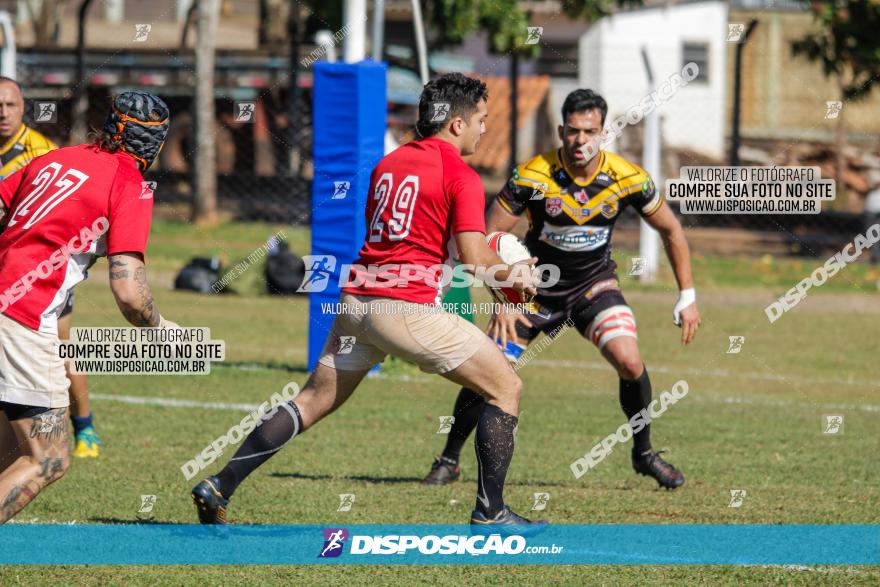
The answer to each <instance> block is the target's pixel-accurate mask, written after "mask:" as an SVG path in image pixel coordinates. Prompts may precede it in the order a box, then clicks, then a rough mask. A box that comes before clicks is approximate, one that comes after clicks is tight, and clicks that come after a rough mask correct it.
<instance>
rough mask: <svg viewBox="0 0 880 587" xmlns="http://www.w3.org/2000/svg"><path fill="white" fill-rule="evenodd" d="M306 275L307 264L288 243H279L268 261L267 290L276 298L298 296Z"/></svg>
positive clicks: (270, 251)
mask: <svg viewBox="0 0 880 587" xmlns="http://www.w3.org/2000/svg"><path fill="white" fill-rule="evenodd" d="M305 275H306V264H305V262H304V261H303V260H302V259H301V258H300V257H297V256H296V255H295V254H294V253H293V251H291V250H290V247H289V246H288V245H287V243H286V242H284V241H281V242H278V243H277V244H276V245H275V246H274V247H272V248H271V249H270V250H269V256H268V257H267V259H266V289H267V291H268V292H269V293H270V294H272V295H276V296H292V295H296V294H297V293H302V292H297V291H296V290H297V289H298V288H299V286H300V285H302V282H303V279H304V278H305Z"/></svg>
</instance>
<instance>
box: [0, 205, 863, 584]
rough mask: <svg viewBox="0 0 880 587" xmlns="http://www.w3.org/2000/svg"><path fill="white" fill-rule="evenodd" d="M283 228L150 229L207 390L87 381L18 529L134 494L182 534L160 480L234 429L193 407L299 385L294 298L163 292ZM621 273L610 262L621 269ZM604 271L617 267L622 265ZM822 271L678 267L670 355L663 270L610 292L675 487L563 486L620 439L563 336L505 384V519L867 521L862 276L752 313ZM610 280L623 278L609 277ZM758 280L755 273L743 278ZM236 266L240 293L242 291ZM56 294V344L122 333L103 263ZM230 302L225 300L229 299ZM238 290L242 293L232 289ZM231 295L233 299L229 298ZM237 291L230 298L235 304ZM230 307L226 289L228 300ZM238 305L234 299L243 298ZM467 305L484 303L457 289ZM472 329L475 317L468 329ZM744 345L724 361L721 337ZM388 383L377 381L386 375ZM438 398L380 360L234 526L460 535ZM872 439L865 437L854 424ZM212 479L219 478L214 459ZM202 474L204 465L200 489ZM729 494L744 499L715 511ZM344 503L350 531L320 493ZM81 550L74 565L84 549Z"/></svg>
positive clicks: (167, 575) (185, 515)
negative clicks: (669, 393) (429, 528)
mask: <svg viewBox="0 0 880 587" xmlns="http://www.w3.org/2000/svg"><path fill="white" fill-rule="evenodd" d="M279 229H282V230H284V231H285V233H286V234H287V236H288V238H289V240H290V241H291V243H292V244H293V248H294V250H296V251H297V252H298V253H299V254H304V253H306V252H307V243H308V234H307V232H306V231H304V230H302V229H292V228H289V227H287V228H284V227H280V226H269V225H258V224H235V225H224V226H221V227H219V228H216V229H211V230H208V231H203V232H199V231H197V230H196V229H193V228H192V227H190V226H188V225H184V224H182V223H181V224H176V223H174V222H169V221H157V222H156V223H155V225H154V230H153V234H152V237H151V239H152V240H151V243H152V244H151V248H150V250H149V251H148V255H149V257H148V269H149V271H150V276H151V281H152V282H153V283H154V293H155V296H156V300H157V303H158V306H159V309H160V311H161V312H162V313H163V314H164V315H166V316H168V317H169V318H170V319H172V320H174V321H176V322H179V323H180V324H183V325H186V326H208V327H210V328H211V331H212V336H213V338H219V339H222V340H225V341H226V350H227V359H226V362H225V363H224V364H221V365H217V364H215V366H214V368H213V370H212V373H211V374H210V375H208V376H189V377H185V376H93V377H91V379H90V387H91V390H92V393H93V394H95V395H96V397H97V399H94V400H93V411H94V413H95V417H96V425H97V427H98V430H99V432H100V434H101V436H102V437H103V439H104V441H105V447H104V449H103V454H102V456H101V458H100V459H98V460H85V461H83V460H76V461H75V462H74V463H73V465H72V467H71V470H70V472H69V473H68V474H67V476H66V477H65V478H63V479H62V480H61V481H60V482H58V483H57V484H55V485H54V486H52V487H50V488H49V489H48V490H47V491H46V492H45V493H44V494H41V495H40V496H39V497H38V498H37V499H36V501H35V502H34V503H32V504H31V505H30V506H29V507H28V508H26V509H25V510H24V511H23V512H21V513H20V514H19V516H18V517H17V518H16V519H15V520H14V521H15V522H17V523H37V524H42V523H64V522H71V521H75V522H76V523H77V524H121V523H136V522H137V518H136V512H137V510H138V507H139V506H140V495H141V494H155V495H156V496H157V502H156V506H155V509H154V511H153V513H154V515H155V521H156V522H159V523H194V522H195V521H196V518H195V513H194V510H193V507H192V504H191V501H190V499H189V490H190V488H191V486H192V485H193V484H194V483H193V482H187V481H186V480H185V479H184V478H183V476H182V475H181V472H180V466H181V465H182V464H183V463H184V462H185V461H187V460H189V459H191V458H192V457H193V456H194V455H195V454H196V453H197V452H199V451H200V450H202V448H203V447H204V446H206V445H207V444H208V443H210V442H211V441H212V440H213V439H214V438H216V437H217V436H219V435H220V434H222V433H224V432H225V431H226V430H227V429H228V428H229V427H230V426H231V425H233V424H235V423H237V422H238V421H240V419H241V417H242V415H243V412H240V411H235V410H228V409H227V410H223V409H213V408H211V407H208V406H207V405H208V404H211V403H215V402H225V403H253V404H256V403H260V402H262V401H265V400H268V398H269V396H270V394H271V393H273V392H276V391H280V389H281V388H282V387H283V386H284V384H286V383H287V382H289V381H294V382H296V383H298V384H302V383H304V382H305V380H306V377H307V373H306V370H305V362H306V337H307V330H308V329H307V327H308V314H307V300H306V299H305V298H301V297H298V298H293V299H278V298H271V297H268V296H261V295H255V294H253V293H249V294H247V295H228V296H212V297H207V296H199V295H194V294H187V293H178V292H174V291H171V290H170V287H169V286H170V283H171V280H172V278H173V274H174V272H175V271H176V269H178V268H179V267H180V266H181V265H182V264H183V261H184V260H186V259H188V258H189V257H191V256H193V255H196V254H202V255H210V254H220V255H222V256H223V257H224V258H225V260H226V261H227V262H229V263H233V264H234V263H235V262H236V261H237V260H238V259H241V258H244V257H246V256H247V255H248V253H250V252H251V251H252V250H254V249H255V248H256V247H258V246H259V245H260V244H261V242H262V241H263V240H264V239H265V238H266V237H268V236H269V235H271V234H272V233H274V232H276V231H277V230H279ZM622 257H625V255H622ZM624 260H625V259H624ZM821 261H822V260H807V261H786V260H780V259H771V260H766V259H765V260H757V261H754V260H751V259H711V258H702V257H699V258H697V259H696V262H695V267H696V272H697V273H696V281H697V287H698V295H699V298H698V303H699V308H700V311H701V313H702V316H703V327H702V329H701V331H700V333H699V335H698V337H697V340H696V342H695V343H694V344H693V345H692V346H691V347H689V348H682V347H681V345H680V344H679V342H678V340H679V331H678V329H676V328H675V327H673V326H672V323H671V310H672V306H673V304H674V302H675V294H674V292H673V290H674V287H673V285H672V281H671V278H670V274H669V271H668V268H664V272H663V274H662V280H661V283H660V284H659V285H654V286H652V287H649V288H644V287H641V286H639V285H638V284H637V283H635V282H634V281H632V278H628V277H626V276H624V277H622V280H623V284H624V291H625V293H626V294H627V298H628V300H629V302H630V304H631V305H632V307H633V308H634V310H635V313H636V317H637V319H638V323H639V332H640V335H641V337H640V344H641V349H642V354H643V357H644V359H645V361H646V364H647V366H648V370H649V372H650V373H651V375H652V380H653V383H654V390H655V396H656V395H657V394H659V392H660V391H661V390H667V389H669V388H670V386H671V385H672V384H673V383H674V382H675V381H677V380H679V379H685V380H686V381H687V382H688V384H689V387H690V393H689V395H688V396H687V397H686V398H684V399H683V400H682V401H680V402H679V403H677V404H676V405H674V406H673V407H672V408H670V409H669V411H668V412H667V413H666V414H664V415H663V417H662V418H661V419H658V420H657V421H656V423H655V425H654V426H653V433H652V437H653V441H654V445H655V447H658V448H664V447H668V448H669V449H670V452H669V453H668V454H667V455H666V456H667V457H668V459H669V460H670V461H671V462H673V463H675V464H676V465H677V466H679V467H680V468H681V469H683V470H684V471H685V473H686V474H687V476H688V482H687V484H686V485H685V486H684V487H683V488H682V489H680V490H677V491H675V492H666V491H660V490H658V489H657V487H656V484H655V483H654V481H653V480H649V479H647V478H645V477H639V476H636V475H635V474H633V472H632V469H631V468H630V465H629V447H628V446H626V447H623V448H621V449H617V450H616V451H615V452H614V453H613V454H612V455H611V456H610V457H609V458H607V459H606V460H605V461H604V462H602V463H601V465H599V466H598V467H597V468H596V469H595V470H593V471H591V472H590V473H588V474H587V475H585V476H584V477H582V478H581V479H579V480H575V479H574V478H573V476H572V474H571V472H570V470H569V464H570V463H571V462H572V461H573V460H574V459H575V458H577V457H579V456H581V455H582V454H583V453H584V452H586V451H588V450H589V448H590V447H591V446H593V445H594V444H595V443H596V442H597V441H598V440H599V439H600V438H602V437H604V436H606V435H607V434H609V433H611V432H612V431H613V430H614V429H615V428H616V427H617V426H619V425H620V424H621V423H622V418H623V416H622V414H621V412H620V408H619V407H618V400H617V378H616V376H615V374H614V373H613V372H612V370H611V369H610V368H609V367H608V366H607V365H605V364H604V363H603V361H602V359H601V357H600V356H599V354H598V352H597V351H596V350H595V349H594V348H593V347H592V346H591V345H590V344H588V343H587V342H586V341H584V340H583V339H581V338H580V337H579V336H578V335H577V334H576V333H573V332H568V333H566V334H565V335H564V336H563V337H562V338H560V339H559V340H557V341H556V342H554V343H553V344H551V345H550V346H549V347H548V348H547V349H546V350H544V351H543V352H542V353H541V354H540V355H538V356H537V357H536V359H535V360H534V361H532V362H531V363H529V364H528V365H527V366H526V367H525V368H524V369H522V370H521V371H520V373H521V376H522V378H523V381H524V383H525V391H524V397H523V402H522V414H521V418H520V427H519V433H518V437H517V452H516V456H515V458H514V462H513V465H512V467H511V470H510V474H509V476H508V480H509V484H508V489H507V493H506V500H507V502H508V503H509V504H511V506H512V507H513V508H514V509H517V510H524V512H523V513H528V510H529V508H530V507H531V504H532V493H534V492H537V491H545V492H549V493H550V495H551V499H550V503H549V506H548V509H547V512H546V517H547V518H548V519H549V520H550V521H551V522H556V523H570V524H594V523H711V524H726V523H731V524H736V523H769V524H806V523H820V524H832V523H857V524H861V523H872V524H876V523H880V510H878V503H880V473H878V469H877V466H876V464H877V460H876V455H877V454H878V453H880V435H878V434H877V431H876V427H875V426H876V418H877V414H878V413H880V396H878V390H877V383H876V381H877V380H878V376H880V362H878V360H877V352H878V345H877V328H876V325H877V319H878V316H880V304H878V303H877V296H878V294H877V290H876V287H875V285H874V282H875V281H876V275H873V274H872V269H870V268H869V267H868V266H863V265H859V266H855V267H849V268H847V269H845V270H844V271H843V272H841V274H839V275H838V276H836V277H835V278H834V279H832V280H831V282H829V283H828V284H826V285H825V286H823V287H822V288H819V290H818V291H814V292H811V293H810V294H809V297H808V298H807V299H806V300H805V301H804V302H803V303H802V304H801V305H800V306H798V307H797V309H795V310H794V311H792V312H789V313H788V314H786V315H785V316H783V317H782V318H781V319H780V320H779V321H778V322H776V323H774V324H769V323H768V321H767V319H766V317H765V315H764V311H763V308H764V306H766V305H767V304H768V303H769V302H770V301H772V299H773V298H774V297H775V296H778V295H780V294H781V293H783V291H784V290H786V289H788V288H789V287H791V286H793V285H794V284H795V283H796V282H797V281H798V280H799V279H800V278H802V277H804V276H806V275H807V274H808V273H809V272H810V271H811V270H812V268H813V267H815V266H818V265H820V264H821ZM620 264H621V265H622V266H626V263H624V262H621V263H620ZM767 265H769V266H771V270H768V271H763V270H762V269H760V267H761V266H767ZM260 270H261V269H260V268H258V267H254V268H252V269H251V270H250V272H249V273H251V274H252V275H249V274H245V276H243V277H242V278H241V279H243V280H247V279H251V278H256V277H257V274H256V272H258V271H260ZM92 273H93V275H92V278H91V279H90V280H89V281H88V282H86V283H84V284H82V285H80V286H79V287H78V288H77V290H76V292H77V297H76V309H75V313H74V325H75V326H76V325H79V326H86V325H88V326H98V325H123V319H122V317H121V315H120V314H119V313H118V311H117V310H116V307H115V303H114V301H113V299H112V296H111V294H110V292H109V289H108V288H107V285H106V281H107V279H106V277H105V273H106V262H105V261H101V262H99V263H98V264H97V265H96V266H95V267H94V268H93V270H92ZM242 283H243V284H244V283H246V282H245V281H243V282H242ZM252 283H253V282H252ZM233 287H234V288H235V287H236V284H233ZM249 287H250V286H249ZM241 289H247V288H241ZM253 289H254V288H253V287H250V290H253ZM473 294H474V295H475V299H476V301H487V300H488V296H486V295H485V293H484V292H482V291H477V290H474V292H473ZM486 318H487V317H486V316H478V323H480V324H484V323H485V320H486ZM732 335H743V336H745V344H744V345H743V347H742V351H741V353H739V354H728V353H727V350H728V336H732ZM386 365H387V364H386ZM456 392H457V387H456V386H454V385H453V384H451V383H448V382H446V381H445V380H443V379H441V378H439V377H436V376H428V375H425V374H422V373H420V372H419V371H418V370H417V369H416V368H414V367H412V366H410V365H407V364H403V363H400V362H394V363H393V364H390V365H387V368H385V369H383V372H382V374H381V375H380V376H378V377H375V378H370V379H368V380H366V381H365V382H364V383H363V385H362V386H361V388H360V389H359V390H358V392H357V393H356V394H355V396H354V397H353V398H352V400H351V401H349V402H348V403H347V404H346V405H345V406H344V407H343V408H341V409H340V410H339V412H338V413H336V414H335V415H334V416H332V417H331V418H329V419H328V420H326V421H325V422H323V423H321V424H320V425H319V426H317V427H316V428H314V429H313V430H311V431H309V433H307V434H305V435H303V436H302V437H300V438H298V439H297V440H296V441H295V442H294V443H293V444H292V445H291V446H290V447H288V448H286V449H285V450H284V451H282V452H281V453H279V454H278V455H276V456H275V457H274V458H273V459H272V460H270V461H269V462H268V463H267V464H266V465H265V466H264V467H263V468H261V469H260V470H258V471H257V472H256V473H255V474H254V475H253V476H252V477H251V478H250V479H248V481H247V482H245V483H244V484H243V485H242V486H241V488H240V489H239V490H238V492H237V493H236V496H235V498H234V500H233V502H232V504H231V509H230V514H229V517H230V521H231V522H233V523H240V524H281V523H284V524H298V523H320V524H327V525H335V524H358V523H422V524H427V523H464V522H466V521H467V517H468V515H469V513H470V510H471V508H472V505H473V499H474V487H475V485H474V483H475V469H476V467H475V463H474V460H475V459H474V456H473V452H472V451H468V450H466V451H465V453H464V462H463V469H464V475H463V480H462V482H460V483H457V484H454V485H452V486H450V487H444V488H436V489H428V488H423V487H421V486H420V485H419V484H418V483H417V481H418V480H419V479H420V478H421V477H422V476H423V475H424V474H425V473H426V472H427V470H428V467H429V465H430V463H431V459H432V458H433V456H434V455H435V454H437V453H438V452H439V451H440V449H441V447H442V442H443V437H442V436H441V435H438V434H436V430H437V426H438V417H439V416H443V415H447V414H449V413H451V410H452V402H453V400H454V398H455V393H456ZM112 396H139V397H143V398H172V399H181V400H190V401H194V402H202V403H205V404H206V406H205V407H178V406H159V405H134V404H131V403H124V402H122V401H118V400H114V399H112ZM826 414H842V415H844V416H845V428H844V433H843V434H842V435H823V434H822V420H823V415H826ZM871 422H875V424H871ZM221 460H225V458H224V459H221ZM217 467H218V465H217V464H215V465H214V466H213V467H212V468H211V469H209V472H213V471H214V470H216V469H217ZM731 489H745V490H747V492H748V495H747V497H746V499H745V502H744V504H743V506H742V507H740V508H731V507H728V505H729V501H730V493H729V492H730V490H731ZM340 493H354V494H356V496H357V497H356V502H355V505H354V507H353V509H352V511H351V512H347V513H345V512H342V513H340V512H337V511H336V508H337V506H338V498H337V494H340ZM88 547H89V545H83V548H88ZM50 582H51V583H58V582H61V583H65V584H78V585H96V584H126V585H128V584H137V585H140V584H143V585H166V584H167V585H178V584H187V585H196V584H198V585H205V584H218V585H220V584H222V585H229V584H276V583H278V584H280V583H286V584H333V583H340V584H357V585H360V584H370V585H396V584H405V585H409V584H432V585H440V584H443V585H445V584H457V585H461V584H487V585H495V584H498V585H501V584H524V585H548V584H569V585H583V584H636V583H642V582H649V583H652V584H653V583H658V584H705V585H709V584H744V583H745V584H766V583H778V584H816V583H819V584H878V583H880V568H878V567H845V568H844V567H803V568H784V567H709V566H702V567H693V566H669V567H635V566H619V567H615V566H584V567H564V566H559V567H553V566H541V567H518V568H511V567H504V568H501V567H439V566H436V567H418V568H397V567H367V566H361V567H354V566H352V567H334V568H328V567H309V566H306V567H280V566H279V567H236V568H234V569H233V568H224V567H184V566H170V567H169V566H165V567H128V568H126V567H111V566H106V567H104V566H102V567H6V568H3V569H0V584H4V585H7V584H34V583H40V584H42V583H50Z"/></svg>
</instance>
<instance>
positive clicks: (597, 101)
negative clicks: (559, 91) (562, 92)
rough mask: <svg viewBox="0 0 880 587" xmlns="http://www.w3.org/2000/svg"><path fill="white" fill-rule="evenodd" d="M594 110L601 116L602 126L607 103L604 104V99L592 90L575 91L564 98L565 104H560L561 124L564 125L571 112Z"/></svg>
mask: <svg viewBox="0 0 880 587" xmlns="http://www.w3.org/2000/svg"><path fill="white" fill-rule="evenodd" d="M594 108H595V109H596V110H598V111H599V112H600V113H601V114H602V125H603V126H604V125H605V115H606V114H608V103H607V102H605V98H603V97H602V96H600V95H599V94H597V93H596V92H594V91H593V90H583V89H581V90H575V91H573V92H572V93H570V94H569V95H568V96H566V97H565V102H564V103H563V104H562V124H565V122H566V121H567V120H568V115H569V114H571V113H572V112H586V111H587V110H593V109H594Z"/></svg>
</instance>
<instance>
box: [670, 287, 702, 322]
mask: <svg viewBox="0 0 880 587" xmlns="http://www.w3.org/2000/svg"><path fill="white" fill-rule="evenodd" d="M696 301H697V290H695V289H694V288H692V287H690V288H688V289H683V290H681V291H680V292H679V293H678V302H676V304H675V308H673V309H672V322H673V323H674V324H675V325H676V326H681V311H682V310H684V309H685V308H687V307H688V306H690V305H691V304H693V303H694V302H696Z"/></svg>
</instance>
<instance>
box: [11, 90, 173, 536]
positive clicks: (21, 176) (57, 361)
mask: <svg viewBox="0 0 880 587" xmlns="http://www.w3.org/2000/svg"><path fill="white" fill-rule="evenodd" d="M168 114H169V113H168V107H167V106H166V105H165V103H164V102H162V100H160V99H159V98H158V97H156V96H152V95H150V94H145V93H141V92H126V93H123V94H120V95H119V96H117V97H116V99H115V100H114V103H113V108H112V110H111V111H110V113H109V114H108V116H107V119H106V122H105V125H104V131H103V132H101V133H98V136H97V138H96V140H95V142H94V144H84V145H78V146H74V147H66V148H64V149H57V150H55V151H50V152H49V153H47V154H45V155H42V156H40V157H37V158H36V159H34V160H33V161H31V163H30V164H29V165H28V166H27V167H25V168H24V169H22V170H19V171H17V172H16V173H14V174H12V175H11V176H9V177H8V178H6V179H5V180H3V181H2V182H0V215H2V224H3V232H2V234H0V365H2V366H3V367H2V369H0V523H2V522H5V521H7V520H8V519H9V518H11V517H12V516H14V515H15V514H16V513H18V512H19V511H20V510H21V509H22V508H23V507H25V506H26V505H27V504H28V503H29V502H30V501H31V500H32V499H33V498H34V497H36V495H37V494H38V493H39V492H40V491H41V490H42V489H44V488H45V487H46V486H48V485H49V484H50V483H52V482H54V481H57V480H58V479H60V478H61V476H62V475H64V473H65V471H66V470H67V467H68V464H69V462H70V460H69V453H70V446H69V443H70V440H69V439H68V436H67V407H68V405H69V403H70V400H69V396H68V385H69V380H68V379H67V376H66V375H65V370H64V361H63V360H62V359H61V358H60V355H59V353H58V344H59V339H58V330H57V323H58V316H59V314H60V313H61V311H62V310H63V308H64V304H65V301H66V300H67V299H68V295H69V294H70V292H71V290H72V289H73V287H74V286H75V285H76V284H77V283H79V282H80V281H82V280H83V279H85V277H86V270H87V269H88V268H89V267H90V266H91V265H92V264H93V263H94V262H95V260H96V259H97V257H101V256H107V257H108V261H109V266H110V289H111V291H112V292H113V295H114V297H115V298H116V302H117V304H118V305H119V309H120V310H121V311H122V313H123V315H124V316H125V317H126V319H128V321H129V322H131V323H132V324H133V325H135V326H143V327H173V326H176V325H174V324H173V323H171V322H168V321H167V320H165V319H164V318H162V317H161V316H160V315H159V311H158V309H157V308H156V305H155V303H154V302H153V295H152V292H151V290H150V285H149V283H148V282H147V274H146V268H145V266H144V251H145V249H146V246H147V237H148V235H149V233H150V223H151V221H152V211H153V199H152V193H149V192H145V191H144V190H143V187H142V184H143V176H142V175H141V173H142V172H143V171H145V170H146V169H147V168H148V167H149V166H150V164H151V163H152V162H153V160H154V159H155V157H156V155H157V154H158V153H159V150H160V149H161V148H162V143H163V142H164V141H165V135H166V134H167V132H168Z"/></svg>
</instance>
